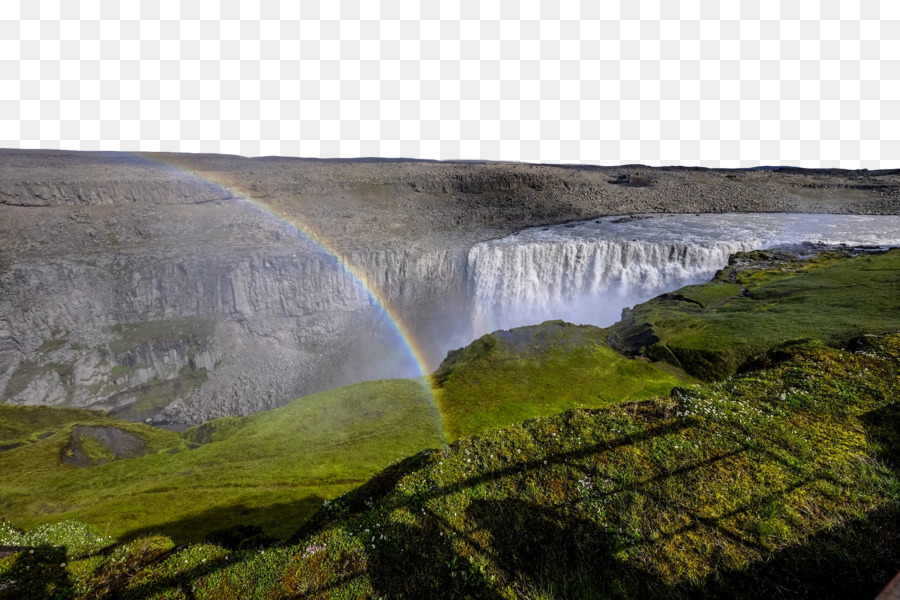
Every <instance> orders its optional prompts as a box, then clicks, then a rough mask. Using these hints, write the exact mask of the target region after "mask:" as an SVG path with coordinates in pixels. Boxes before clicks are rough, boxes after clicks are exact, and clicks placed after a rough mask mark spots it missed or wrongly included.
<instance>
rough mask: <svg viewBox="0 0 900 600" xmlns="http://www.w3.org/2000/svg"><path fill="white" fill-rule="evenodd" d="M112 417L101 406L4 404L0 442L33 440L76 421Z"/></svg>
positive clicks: (0, 411) (96, 421)
mask: <svg viewBox="0 0 900 600" xmlns="http://www.w3.org/2000/svg"><path fill="white" fill-rule="evenodd" d="M108 420H109V419H108V418H107V416H106V413H104V412H103V411H99V410H84V409H78V408H56V407H51V406H15V405H10V404H0V446H12V445H25V444H32V443H34V442H37V441H40V440H41V439H42V438H45V437H49V436H50V435H53V434H54V433H56V432H57V431H59V430H60V429H63V428H65V427H67V426H69V425H71V424H72V423H83V424H91V425H92V424H100V423H104V422H106V421H108Z"/></svg>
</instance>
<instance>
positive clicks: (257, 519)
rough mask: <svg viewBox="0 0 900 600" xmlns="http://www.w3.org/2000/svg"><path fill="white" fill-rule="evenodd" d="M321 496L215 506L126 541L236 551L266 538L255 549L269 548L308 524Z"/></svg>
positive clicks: (134, 533)
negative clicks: (157, 539)
mask: <svg viewBox="0 0 900 600" xmlns="http://www.w3.org/2000/svg"><path fill="white" fill-rule="evenodd" d="M322 501H323V498H321V497H320V496H306V497H304V498H301V499H299V500H296V501H293V502H284V503H280V504H269V505H266V506H248V505H247V504H243V503H241V504H233V505H228V506H215V507H212V508H209V509H207V510H204V511H202V512H199V513H196V514H194V515H191V516H189V517H185V518H181V519H178V520H175V521H170V522H168V523H162V524H160V525H154V526H152V527H146V528H142V529H137V530H134V531H132V532H131V533H129V534H128V536H126V537H125V538H124V539H123V541H129V540H134V539H137V538H140V537H144V536H148V535H164V536H167V537H169V538H171V539H172V541H173V542H175V543H176V544H186V543H194V542H202V541H207V540H208V541H212V542H218V543H220V544H221V545H224V546H227V547H237V546H239V545H240V542H241V539H243V538H250V537H259V536H265V537H266V538H268V540H266V541H262V540H257V542H255V543H254V545H257V546H259V545H267V544H271V543H274V542H276V541H278V540H279V539H283V538H286V537H287V536H288V534H289V533H290V532H292V531H294V530H295V529H296V524H297V523H303V522H305V521H307V520H308V519H309V518H310V517H311V516H312V515H313V514H315V512H316V511H317V510H318V509H319V507H321V506H322Z"/></svg>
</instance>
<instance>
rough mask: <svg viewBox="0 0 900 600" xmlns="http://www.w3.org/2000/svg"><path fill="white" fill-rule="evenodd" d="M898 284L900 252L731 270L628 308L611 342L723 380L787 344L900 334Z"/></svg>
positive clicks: (764, 256) (762, 255) (761, 256)
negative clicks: (857, 336) (698, 283)
mask: <svg viewBox="0 0 900 600" xmlns="http://www.w3.org/2000/svg"><path fill="white" fill-rule="evenodd" d="M751 254H753V253H751ZM755 254H757V255H758V256H756V259H759V260H763V259H769V258H771V256H770V255H769V254H765V253H755ZM751 258H752V256H751ZM731 280H734V281H735V283H723V282H725V281H731ZM898 281H900V250H891V251H888V252H885V253H880V254H873V255H863V256H859V257H855V258H842V257H840V256H839V255H836V254H825V255H822V256H819V257H817V258H814V259H810V260H805V261H794V262H789V263H786V264H776V266H764V267H762V268H755V269H754V268H750V269H737V268H730V269H726V270H725V271H724V272H723V273H722V274H721V275H720V276H719V278H718V280H717V281H714V282H711V283H709V284H705V285H699V286H689V287H687V288H683V289H681V290H678V291H677V292H673V293H672V294H666V295H664V296H661V297H660V298H656V299H654V300H651V301H649V302H646V303H644V304H641V305H638V306H636V307H634V309H633V310H631V311H627V312H626V315H625V318H624V319H623V320H622V321H620V322H619V323H617V324H615V325H613V326H612V327H611V328H610V333H611V339H612V340H613V342H614V344H615V346H616V347H618V348H621V349H625V350H628V351H631V352H637V353H640V354H644V355H646V356H648V357H650V358H652V359H654V360H664V361H668V362H670V363H671V364H674V365H677V366H680V367H683V368H684V369H685V370H686V371H688V373H690V374H691V375H694V376H696V377H700V378H702V379H706V380H716V379H721V378H722V377H726V376H728V375H730V374H732V373H734V372H735V371H736V370H737V369H738V367H740V365H741V364H743V363H744V361H746V360H747V359H748V358H750V357H752V356H754V355H757V354H760V353H762V352H765V351H766V350H768V349H770V348H774V347H776V346H778V345H779V344H781V343H783V342H786V341H788V340H796V339H813V338H815V339H822V340H824V341H826V342H829V343H837V342H839V341H843V340H846V339H849V338H850V337H853V336H856V335H861V334H867V333H874V334H882V333H888V332H891V331H896V330H900V293H898Z"/></svg>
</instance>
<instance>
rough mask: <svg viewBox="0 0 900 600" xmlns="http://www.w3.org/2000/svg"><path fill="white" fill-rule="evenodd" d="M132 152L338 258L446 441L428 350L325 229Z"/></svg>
mask: <svg viewBox="0 0 900 600" xmlns="http://www.w3.org/2000/svg"><path fill="white" fill-rule="evenodd" d="M130 155H131V156H133V157H135V158H137V159H138V160H140V161H143V162H147V163H150V164H153V165H156V166H159V167H163V168H165V169H168V170H170V171H171V172H172V173H173V175H175V176H177V177H181V178H188V179H190V180H193V181H196V182H198V183H202V184H207V185H212V186H214V187H216V188H218V189H220V190H222V191H223V192H224V193H227V194H229V195H230V196H232V197H233V198H234V199H237V200H240V201H242V202H244V203H245V204H247V205H248V206H250V207H252V208H254V209H256V210H257V211H258V212H260V213H263V214H265V215H267V216H268V217H271V218H274V219H276V220H277V221H279V222H280V223H282V224H284V225H287V226H288V227H289V228H291V229H292V230H294V231H296V232H297V233H299V234H300V236H301V237H302V238H303V239H305V240H306V241H308V242H311V243H312V244H314V245H315V246H316V247H318V248H319V249H321V251H322V252H324V253H326V254H327V255H328V256H330V257H331V258H333V259H335V260H336V261H337V264H338V265H340V267H341V269H342V270H343V272H344V273H346V274H347V275H348V276H349V277H350V278H351V280H352V282H353V283H354V284H355V285H357V286H359V288H360V289H361V290H362V291H363V292H365V294H366V295H367V296H368V297H369V299H370V300H371V301H372V302H373V303H374V304H375V305H377V306H378V308H379V309H380V310H381V312H382V314H383V315H384V316H385V317H387V319H386V320H387V323H388V324H389V325H390V327H391V329H392V330H393V332H394V333H395V334H396V336H397V339H398V340H399V341H400V343H401V346H402V347H403V349H404V352H405V353H406V354H407V355H408V357H409V358H410V359H411V360H412V362H413V363H415V365H416V367H417V368H418V370H419V376H418V378H417V380H418V381H419V383H420V384H421V385H422V388H423V389H424V390H425V391H426V393H427V396H428V398H429V399H430V402H431V409H432V411H433V413H434V417H435V419H436V423H437V425H438V430H439V431H440V433H441V436H442V438H443V440H444V441H445V442H446V434H445V432H444V427H443V420H442V419H441V416H440V410H439V408H438V403H437V399H436V398H435V395H434V390H433V389H432V387H431V383H430V377H428V375H429V374H430V373H431V369H430V368H429V366H428V360H427V359H426V353H425V351H424V349H423V348H422V345H421V344H420V343H419V342H418V340H417V339H416V336H415V335H414V334H413V333H412V331H411V330H410V328H409V326H407V325H406V324H405V323H404V321H403V319H402V318H401V316H400V314H399V312H398V311H397V310H396V308H394V306H393V305H392V303H391V301H390V298H388V297H387V295H386V294H385V293H384V292H383V291H381V290H379V289H378V288H377V287H376V286H375V285H374V284H373V283H370V282H369V278H368V277H367V276H366V273H365V272H364V271H363V270H362V269H361V268H360V267H358V266H356V265H354V264H353V262H352V261H351V260H350V259H349V258H348V257H347V256H345V255H344V254H343V253H341V252H340V251H339V250H337V249H336V248H335V247H334V246H333V245H332V244H331V243H329V242H328V238H327V237H326V236H325V235H324V234H323V233H321V232H319V231H316V230H315V228H313V227H312V226H311V225H309V224H307V223H303V222H300V221H298V220H296V219H295V218H292V217H291V216H290V215H287V214H284V213H282V212H281V211H279V210H277V209H276V208H274V207H272V206H270V205H268V204H265V203H263V202H261V201H259V200H256V199H254V198H253V196H252V194H250V193H248V192H247V191H246V190H242V189H239V188H238V187H237V186H235V185H234V184H233V183H231V182H226V181H224V180H220V179H219V178H214V177H210V176H209V175H207V174H204V175H201V174H199V173H198V172H197V171H195V170H194V169H192V168H190V167H187V166H185V165H181V164H178V163H177V162H175V160H173V159H172V158H171V157H170V156H166V157H165V158H163V157H161V156H159V155H147V154H144V153H130Z"/></svg>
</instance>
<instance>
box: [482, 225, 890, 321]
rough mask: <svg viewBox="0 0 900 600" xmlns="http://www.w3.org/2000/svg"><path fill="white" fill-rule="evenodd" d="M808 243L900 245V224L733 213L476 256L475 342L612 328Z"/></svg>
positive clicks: (538, 231) (575, 229)
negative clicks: (554, 322)
mask: <svg viewBox="0 0 900 600" xmlns="http://www.w3.org/2000/svg"><path fill="white" fill-rule="evenodd" d="M805 242H811V243H824V244H847V245H854V246H858V245H873V246H900V217H898V216H857V215H807V214H779V213H765V214H762V213H731V214H721V215H713V214H703V215H654V216H648V217H640V218H633V219H628V218H624V219H623V218H622V217H606V218H603V219H599V220H596V221H587V222H582V223H574V224H568V225H560V226H554V227H550V228H533V229H527V230H525V231H522V232H520V233H517V234H514V235H511V236H508V237H505V238H502V239H499V240H492V241H489V242H483V243H481V244H477V245H476V246H474V247H473V248H472V249H471V250H470V251H469V257H468V276H469V295H470V298H471V300H472V302H473V305H474V309H473V324H472V327H473V329H474V334H475V336H476V337H477V336H480V335H482V334H484V333H487V332H490V331H495V330H497V329H509V328H510V327H517V326H520V325H531V324H535V323H540V322H542V321H546V320H548V319H564V320H566V321H570V322H573V323H589V324H593V325H599V326H608V325H610V324H612V323H614V322H615V321H616V320H618V319H619V317H620V315H621V312H622V309H623V308H625V307H629V306H633V305H634V304H637V303H640V302H644V301H646V300H649V299H650V298H653V297H654V296H658V295H659V294H663V293H666V292H670V291H672V290H675V289H678V288H680V287H682V286H685V285H690V284H694V283H701V282H705V281H708V280H709V279H711V278H712V277H713V275H715V272H716V271H718V270H719V269H721V268H723V267H724V266H725V265H726V264H727V263H728V257H729V255H731V254H733V253H734V252H738V251H746V250H753V249H761V248H772V247H775V246H783V245H792V244H800V243H805Z"/></svg>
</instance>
